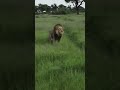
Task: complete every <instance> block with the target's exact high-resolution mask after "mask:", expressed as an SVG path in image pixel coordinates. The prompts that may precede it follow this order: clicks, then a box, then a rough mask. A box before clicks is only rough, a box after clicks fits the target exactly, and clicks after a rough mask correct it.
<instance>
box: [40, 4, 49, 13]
mask: <svg viewBox="0 0 120 90" xmlns="http://www.w3.org/2000/svg"><path fill="white" fill-rule="evenodd" d="M38 8H39V10H41V11H42V12H43V11H47V9H48V5H47V4H39V7H38Z"/></svg>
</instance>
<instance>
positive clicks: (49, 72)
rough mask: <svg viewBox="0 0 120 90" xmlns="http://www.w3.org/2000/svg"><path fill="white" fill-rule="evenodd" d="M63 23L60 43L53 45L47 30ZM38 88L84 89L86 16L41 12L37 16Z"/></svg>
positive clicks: (36, 56)
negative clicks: (45, 13) (43, 13)
mask: <svg viewBox="0 0 120 90" xmlns="http://www.w3.org/2000/svg"><path fill="white" fill-rule="evenodd" d="M57 23H61V24H63V26H64V31H65V33H64V35H63V37H62V39H61V41H60V43H56V44H54V45H51V44H50V43H49V42H48V41H47V40H48V31H49V30H51V29H52V28H53V26H54V25H55V24H57ZM35 34H36V35H35V36H36V39H35V40H36V42H35V43H36V44H35V60H36V62H35V63H36V67H35V78H36V84H35V85H36V90H85V15H84V13H83V14H81V15H41V16H38V17H37V18H35Z"/></svg>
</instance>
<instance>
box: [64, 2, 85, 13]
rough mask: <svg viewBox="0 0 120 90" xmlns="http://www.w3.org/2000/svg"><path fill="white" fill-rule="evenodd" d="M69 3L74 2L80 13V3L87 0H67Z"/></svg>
mask: <svg viewBox="0 0 120 90" xmlns="http://www.w3.org/2000/svg"><path fill="white" fill-rule="evenodd" d="M65 1H66V2H67V3H69V2H71V3H73V4H75V8H76V11H77V14H79V7H80V5H82V3H83V2H84V1H85V0H65Z"/></svg>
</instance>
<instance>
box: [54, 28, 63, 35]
mask: <svg viewBox="0 0 120 90" xmlns="http://www.w3.org/2000/svg"><path fill="white" fill-rule="evenodd" d="M55 33H56V34H57V35H63V34H64V30H63V27H62V26H58V27H56V30H55Z"/></svg>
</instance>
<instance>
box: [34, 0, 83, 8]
mask: <svg viewBox="0 0 120 90" xmlns="http://www.w3.org/2000/svg"><path fill="white" fill-rule="evenodd" d="M40 3H41V4H47V5H49V6H50V5H51V4H54V3H56V4H57V5H60V4H63V5H65V6H68V5H71V6H73V5H72V4H71V3H66V2H65V0H35V5H38V4H40ZM81 6H82V7H84V8H85V3H83V4H82V5H81Z"/></svg>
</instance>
